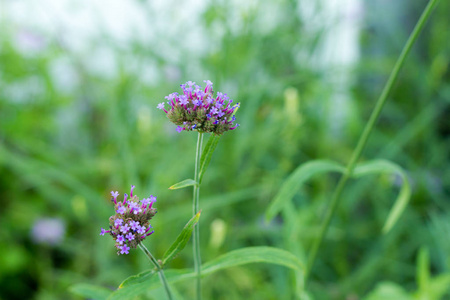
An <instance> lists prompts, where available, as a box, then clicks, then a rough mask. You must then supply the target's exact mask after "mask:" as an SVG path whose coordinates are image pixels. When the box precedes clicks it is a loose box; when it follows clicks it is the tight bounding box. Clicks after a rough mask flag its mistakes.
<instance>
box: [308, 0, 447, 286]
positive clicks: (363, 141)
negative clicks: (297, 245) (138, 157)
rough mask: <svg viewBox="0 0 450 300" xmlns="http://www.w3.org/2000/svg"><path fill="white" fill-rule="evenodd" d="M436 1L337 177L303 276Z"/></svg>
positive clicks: (433, 2)
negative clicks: (343, 170)
mask: <svg viewBox="0 0 450 300" xmlns="http://www.w3.org/2000/svg"><path fill="white" fill-rule="evenodd" d="M438 1H439V0H431V1H430V2H428V5H427V7H426V8H425V10H424V11H423V13H422V15H421V17H420V19H419V21H418V22H417V24H416V26H415V27H414V30H413V32H412V33H411V35H410V36H409V38H408V41H407V42H406V44H405V46H404V47H403V50H402V52H401V54H400V56H399V58H398V59H397V62H396V63H395V66H394V69H393V70H392V72H391V75H390V76H389V79H388V81H387V82H386V85H385V86H384V89H383V91H382V93H381V95H380V97H379V98H378V100H377V102H376V104H375V108H374V110H373V111H372V114H371V116H370V119H369V121H368V122H367V124H366V127H365V128H364V131H363V133H362V134H361V137H360V138H359V141H358V144H357V146H356V148H355V150H354V151H353V154H352V156H351V158H350V161H349V163H348V164H347V167H346V171H345V173H344V174H343V175H342V176H341V178H340V179H339V182H338V185H337V186H336V189H335V190H334V193H333V195H332V197H331V199H330V201H329V205H328V210H327V213H326V215H325V219H324V221H323V223H322V226H321V228H320V232H319V237H318V238H317V239H316V240H315V241H314V243H313V246H312V248H311V251H310V255H309V257H308V262H307V267H306V277H305V278H308V276H309V275H310V273H311V269H312V267H313V265H314V261H315V260H316V256H317V252H318V250H319V248H320V245H321V244H322V241H323V239H324V237H325V234H326V233H327V230H328V227H329V225H330V222H331V219H332V218H333V216H334V213H335V212H336V208H337V206H338V204H339V200H340V196H341V194H342V191H343V190H344V188H345V185H346V184H347V181H348V179H349V178H350V176H351V174H352V172H353V169H354V168H355V165H356V163H357V162H358V160H359V158H360V157H361V153H362V151H363V150H364V147H365V146H366V144H367V140H368V139H369V136H370V133H371V132H372V130H373V128H374V127H375V123H376V122H377V120H378V117H379V115H380V113H381V110H382V108H383V105H384V103H385V102H386V100H387V97H388V95H389V93H390V91H391V90H392V86H393V85H394V83H395V80H396V79H397V76H398V73H399V71H400V68H401V67H402V65H403V63H404V61H405V58H406V56H407V55H408V53H409V51H410V50H411V47H412V45H413V44H414V42H415V41H416V39H417V37H418V36H419V33H420V32H421V31H422V29H423V27H424V25H425V23H426V22H427V20H428V19H429V17H430V15H431V12H432V11H433V8H434V7H435V6H436V5H437V3H438Z"/></svg>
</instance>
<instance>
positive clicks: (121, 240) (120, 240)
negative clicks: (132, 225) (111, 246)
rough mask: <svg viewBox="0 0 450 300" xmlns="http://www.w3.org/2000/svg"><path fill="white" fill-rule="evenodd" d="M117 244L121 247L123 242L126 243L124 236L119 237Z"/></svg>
mask: <svg viewBox="0 0 450 300" xmlns="http://www.w3.org/2000/svg"><path fill="white" fill-rule="evenodd" d="M116 242H117V243H119V244H120V245H122V244H123V242H125V238H124V237H123V235H118V236H117V239H116Z"/></svg>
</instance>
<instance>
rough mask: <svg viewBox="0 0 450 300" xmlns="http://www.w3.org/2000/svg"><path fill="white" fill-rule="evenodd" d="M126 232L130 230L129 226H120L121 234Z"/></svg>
mask: <svg viewBox="0 0 450 300" xmlns="http://www.w3.org/2000/svg"><path fill="white" fill-rule="evenodd" d="M128 230H130V226H128V224H125V225H123V226H120V231H121V232H123V233H127V232H128Z"/></svg>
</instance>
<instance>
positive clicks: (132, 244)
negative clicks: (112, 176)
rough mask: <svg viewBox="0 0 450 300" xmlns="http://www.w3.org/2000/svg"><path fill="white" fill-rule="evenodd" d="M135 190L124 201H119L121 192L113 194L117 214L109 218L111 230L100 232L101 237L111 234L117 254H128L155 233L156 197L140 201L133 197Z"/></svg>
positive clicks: (125, 196) (132, 187)
mask: <svg viewBox="0 0 450 300" xmlns="http://www.w3.org/2000/svg"><path fill="white" fill-rule="evenodd" d="M133 189H134V185H132V186H131V193H130V198H128V195H127V194H125V195H124V199H123V201H120V200H117V197H118V196H119V192H111V196H112V199H111V201H113V202H114V208H115V211H116V213H115V215H113V216H111V217H110V218H109V224H110V226H109V230H105V229H103V228H102V229H101V232H100V235H105V233H109V234H110V235H111V236H112V237H113V239H114V240H115V242H116V245H115V246H116V248H117V249H118V251H117V254H128V253H129V250H130V249H131V248H136V247H137V245H138V244H139V243H140V242H141V241H143V240H144V239H145V238H146V237H147V236H149V235H151V234H152V233H153V232H154V231H153V230H151V229H152V226H151V225H150V219H151V218H153V216H154V215H155V214H156V208H154V207H153V203H154V202H155V201H156V197H155V196H153V195H151V196H150V197H149V198H144V199H142V200H139V198H138V197H137V196H133Z"/></svg>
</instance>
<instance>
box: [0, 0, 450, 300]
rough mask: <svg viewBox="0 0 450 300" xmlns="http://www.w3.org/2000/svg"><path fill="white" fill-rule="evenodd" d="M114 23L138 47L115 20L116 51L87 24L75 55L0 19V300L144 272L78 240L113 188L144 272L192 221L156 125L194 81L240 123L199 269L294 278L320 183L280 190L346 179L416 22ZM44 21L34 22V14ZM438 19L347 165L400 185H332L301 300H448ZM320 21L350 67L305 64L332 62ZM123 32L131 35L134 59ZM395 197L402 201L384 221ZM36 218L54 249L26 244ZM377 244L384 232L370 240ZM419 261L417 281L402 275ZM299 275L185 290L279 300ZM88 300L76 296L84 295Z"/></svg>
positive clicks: (277, 5)
mask: <svg viewBox="0 0 450 300" xmlns="http://www.w3.org/2000/svg"><path fill="white" fill-rule="evenodd" d="M13 3H14V4H13ZM121 3H125V2H121ZM127 3H133V5H136V14H137V13H138V12H139V13H142V15H143V16H141V17H142V18H140V17H136V18H134V14H133V19H136V20H141V21H142V22H144V23H145V25H144V26H145V28H144V30H142V31H140V30H138V29H136V30H135V29H134V28H133V29H130V30H127V29H126V28H127V22H126V21H125V20H122V19H119V20H115V23H111V24H121V26H120V28H121V29H122V28H123V31H121V32H130V33H132V34H133V35H132V38H130V39H125V38H124V39H122V38H117V37H116V36H114V35H112V34H111V33H110V32H109V31H108V29H107V28H109V27H110V26H109V25H108V26H106V25H107V24H110V23H107V21H104V19H103V17H102V15H101V13H103V11H108V8H107V7H105V8H104V9H100V10H98V13H97V12H96V13H93V15H95V17H89V14H86V19H87V22H86V23H83V24H86V25H85V26H86V28H87V27H89V24H92V27H93V28H95V30H96V31H95V32H96V33H93V34H92V36H90V37H89V38H88V39H86V40H81V39H79V38H80V37H81V36H84V31H81V30H79V28H78V27H76V28H75V27H74V26H72V23H70V24H71V25H70V26H68V25H67V24H65V23H64V20H66V19H67V18H66V17H65V15H60V14H59V13H58V14H52V13H50V14H48V15H46V16H47V17H48V19H47V17H46V18H45V20H46V22H45V23H47V22H48V24H50V29H49V28H42V29H41V28H40V26H39V24H35V23H33V20H35V18H34V17H32V16H36V18H41V17H40V13H35V12H34V8H33V7H32V6H20V7H16V6H14V7H13V5H19V4H16V3H15V2H11V1H6V2H4V3H2V13H1V15H2V16H1V18H0V25H1V28H2V34H1V35H0V205H1V209H0V226H1V228H2V230H0V298H2V299H46V300H47V299H50V300H51V299H81V298H82V297H86V298H87V297H93V295H92V294H90V295H88V294H82V293H81V292H79V293H78V294H73V293H71V292H69V287H70V286H73V285H74V284H77V283H89V284H92V285H96V286H102V287H108V288H110V289H114V288H116V287H118V286H119V285H120V283H121V282H122V281H123V279H124V278H128V277H130V276H131V275H133V274H138V273H140V272H142V271H144V270H146V269H148V268H150V267H149V264H148V262H147V260H146V258H145V257H144V256H143V254H142V253H140V252H139V251H138V250H136V251H131V252H130V254H129V255H127V256H117V255H116V250H115V249H114V245H113V242H112V241H111V240H110V239H102V238H101V237H100V236H99V235H98V234H99V230H100V227H101V226H104V224H105V222H107V220H108V218H109V216H110V215H111V214H112V213H113V205H112V204H111V202H110V195H109V191H111V190H114V191H115V190H119V191H123V190H125V189H127V188H128V187H129V186H130V185H131V184H134V185H136V186H137V187H138V188H139V191H138V192H139V193H138V194H139V195H145V194H146V195H151V194H153V195H155V196H157V197H158V200H157V202H156V207H157V208H158V214H157V215H156V216H155V218H154V219H153V223H152V226H153V227H154V229H155V233H154V234H152V235H151V236H150V237H149V239H148V246H149V248H150V249H151V250H152V253H153V254H154V255H155V257H157V258H160V257H163V255H164V253H165V252H166V251H167V249H169V247H170V246H171V245H172V243H173V239H174V237H176V236H178V234H179V229H180V228H183V226H184V225H185V223H186V220H188V219H190V218H191V217H192V208H191V196H192V195H191V194H192V193H191V191H190V189H180V190H178V191H177V192H176V193H175V192H173V191H169V190H168V189H167V188H168V187H169V186H171V185H173V182H177V181H181V180H182V179H185V178H190V177H191V176H192V174H193V171H194V170H193V157H194V152H195V140H196V133H192V132H182V133H177V132H176V131H175V126H174V125H173V124H171V123H170V122H169V120H168V119H167V118H166V117H165V116H164V113H161V111H159V110H157V109H156V105H157V104H158V103H160V102H162V101H164V96H166V95H167V94H169V93H170V92H172V91H174V90H176V89H178V86H179V84H181V83H184V82H186V81H187V80H193V81H197V82H202V80H204V79H210V80H212V81H213V82H214V89H215V90H217V91H222V92H225V91H226V92H227V93H228V96H230V98H232V99H233V100H234V103H237V102H239V103H240V104H241V107H240V108H239V112H238V116H237V118H238V121H239V123H240V124H241V126H240V127H239V128H237V129H236V130H233V131H232V132H226V133H224V134H223V136H221V138H220V144H217V147H216V148H215V151H214V157H213V158H211V157H210V159H211V164H210V165H209V166H208V170H207V175H206V176H204V177H203V178H202V188H201V207H200V208H201V209H202V227H201V228H200V236H201V250H202V256H203V260H204V261H205V262H211V261H213V260H215V259H216V258H218V257H220V255H226V253H230V251H234V249H242V248H247V247H254V246H268V245H270V246H271V247H273V248H278V249H286V251H288V252H290V253H292V254H294V255H295V256H296V257H297V258H298V259H299V260H300V261H303V260H304V258H306V257H307V254H308V251H309V249H310V245H311V244H312V242H313V241H314V240H315V239H316V238H317V235H318V232H319V227H318V224H319V223H320V220H321V217H322V216H323V212H324V211H325V208H326V203H327V200H328V199H329V198H330V194H331V192H332V191H333V189H334V188H335V186H336V182H337V177H338V176H340V173H339V172H340V171H339V170H338V169H339V167H338V166H336V170H335V171H334V170H333V171H332V172H331V174H330V173H328V172H326V171H323V172H322V171H317V172H316V173H314V170H312V171H311V170H310V171H311V175H310V176H309V175H308V176H306V173H304V175H301V176H300V177H302V176H303V178H305V179H302V178H300V179H299V180H292V188H289V189H286V188H284V185H285V184H287V183H286V182H288V181H289V178H290V176H293V174H295V173H296V172H297V171H296V170H297V169H298V168H302V167H304V166H306V165H307V164H309V163H312V164H314V162H316V161H323V160H326V161H327V162H331V164H334V162H339V163H340V164H339V165H341V164H344V163H346V162H347V161H348V159H349V157H350V155H351V152H352V150H353V149H354V147H355V144H356V141H357V139H358V137H359V135H360V134H361V131H362V128H363V126H364V124H365V123H366V122H367V119H368V116H369V114H370V112H371V111H372V109H373V105H374V101H375V99H376V98H377V97H378V96H379V93H380V91H381V89H382V87H383V85H384V84H385V82H386V79H387V77H388V75H389V72H390V71H391V70H392V68H393V65H394V62H395V60H396V59H397V57H398V55H399V53H400V51H401V49H402V47H403V45H404V43H405V41H406V39H407V36H408V35H409V33H410V32H411V30H412V26H413V24H414V23H415V22H416V21H417V19H418V16H419V15H420V13H421V11H422V10H423V8H424V7H425V5H426V4H425V3H424V1H419V0H414V1H389V3H387V2H381V1H363V2H362V3H361V4H362V6H363V7H362V10H363V11H361V9H359V8H357V7H346V6H341V8H343V9H344V10H345V12H346V13H345V16H340V15H336V16H335V18H330V17H329V16H328V13H329V7H327V6H326V3H325V2H324V1H318V2H314V3H309V1H303V2H298V1H291V0H281V1H260V2H257V3H256V2H255V3H253V2H252V3H247V2H242V1H241V2H239V1H237V2H236V1H234V2H230V1H212V2H205V3H203V5H202V6H201V9H197V7H196V6H194V5H193V6H189V8H190V9H186V8H185V7H184V6H183V5H182V4H180V5H179V6H178V4H177V6H176V7H175V6H172V5H167V7H164V6H163V5H158V6H157V2H154V1H147V2H145V1H138V2H127ZM186 5H191V4H190V3H187V4H186ZM44 6H45V5H44ZM62 7H63V5H62V6H61V9H62ZM67 7H69V9H70V10H71V9H73V8H74V7H72V6H71V5H68V6H67ZM84 7H85V6H83V5H76V7H75V8H76V9H74V12H80V13H84ZM86 7H90V6H86ZM52 8H53V6H52V5H50V4H49V8H48V12H52V11H53V10H52ZM347 8H348V10H347ZM86 9H88V8H86ZM124 11H127V10H125V9H124ZM131 11H133V12H134V10H131ZM449 11H450V3H449V2H448V1H440V3H439V5H438V7H437V9H436V10H435V11H434V13H433V15H432V17H431V19H430V21H429V22H428V24H427V25H426V27H425V29H424V34H422V35H421V36H420V37H419V40H418V43H416V44H415V45H414V47H413V48H412V51H411V53H410V55H409V56H408V58H407V59H406V61H405V65H404V68H403V70H402V71H401V72H400V74H399V78H398V80H397V82H396V84H395V85H394V86H393V89H392V92H391V96H390V98H389V101H388V102H387V103H386V105H385V107H384V108H383V112H382V114H381V117H380V120H379V122H378V123H377V124H376V126H375V130H374V131H373V133H372V135H371V137H370V139H369V141H368V144H367V146H366V149H365V150H364V152H363V157H362V158H361V160H360V161H362V162H366V163H370V162H373V161H374V160H375V161H379V160H383V161H384V162H395V164H396V165H398V166H401V169H402V170H403V171H402V172H400V171H399V170H396V169H395V168H390V167H388V166H387V165H385V166H384V167H381V166H379V167H376V166H373V172H374V173H370V172H369V169H366V170H367V172H368V173H367V175H369V173H370V174H373V175H375V174H376V176H373V175H371V176H362V175H361V177H358V179H356V178H351V180H350V182H349V184H348V185H347V186H346V188H345V189H344V191H343V194H342V201H341V203H340V206H339V208H338V209H337V212H336V215H335V216H334V218H333V222H332V223H331V224H330V230H329V232H328V234H327V236H326V237H325V239H324V242H323V247H321V250H320V253H319V255H318V260H317V261H316V264H315V267H314V269H313V272H312V273H311V276H310V279H309V281H308V285H307V291H306V292H307V293H308V295H309V297H310V299H317V300H321V299H332V300H333V299H353V298H359V299H364V298H365V297H366V298H368V297H372V298H371V299H374V298H376V297H378V296H377V293H382V294H383V295H385V294H389V293H390V294H392V295H394V297H397V296H398V299H401V298H400V297H404V295H406V296H407V297H409V298H411V297H413V298H415V299H420V298H419V297H425V296H427V297H431V298H432V299H439V298H440V299H446V298H449V296H450V293H449V291H448V289H447V288H446V286H448V282H449V279H448V278H449V277H448V274H449V272H450V242H449V241H450V240H449V238H448V237H449V236H450V221H449V220H450V204H449V202H448V199H449V186H450V177H449V176H450V173H449V172H448V171H447V170H449V169H450V161H449V159H448V153H449V143H448V140H449V139H448V137H449V134H450V129H449V128H450V124H449V118H448V115H449V112H450V110H449V103H450V84H449V83H450V78H449V76H450V73H449V70H450V68H449V65H450V56H449V53H450V44H449V43H448V41H449V40H450V31H449V30H448V28H450V23H449V22H450V20H449V18H448V12H449ZM184 12H186V13H189V17H188V18H184V17H183V13H184ZM15 14H20V15H21V16H22V19H20V20H19V19H15V17H14V15H15ZM52 15H54V17H55V18H56V19H55V18H53V17H52ZM27 16H29V23H28V22H27V23H25V22H24V21H25V19H27ZM61 16H64V17H61ZM83 16H84V15H83ZM340 21H344V23H345V22H350V21H357V23H358V24H359V25H361V27H359V25H355V26H354V29H355V30H356V31H358V28H359V31H358V32H355V34H357V35H358V40H357V41H355V42H356V43H357V44H358V45H357V46H358V48H357V49H355V50H356V52H357V53H358V55H357V56H356V57H355V59H356V60H355V62H354V64H351V65H341V64H340V63H339V64H336V63H333V62H329V61H328V60H326V59H325V57H328V54H333V55H335V54H336V55H339V53H341V52H345V51H344V49H343V48H342V49H341V48H340V46H344V45H347V44H346V42H344V41H338V43H337V44H338V46H339V47H332V48H328V46H327V45H328V41H329V37H330V36H332V37H333V39H334V38H335V39H339V36H338V35H336V34H335V33H336V30H337V29H339V28H340V26H341V24H342V23H341V22H340ZM75 23H76V22H75ZM75 23H74V24H75ZM83 28H84V27H83ZM187 29H189V30H187ZM138 32H145V33H149V34H148V35H147V34H145V39H144V38H143V37H142V39H141V37H139V36H140V35H137V34H135V33H138ZM352 32H353V31H352ZM27 37H28V39H27ZM147 38H148V39H147ZM23 41H25V42H24V43H23ZM27 45H28V46H29V47H34V48H26V47H28V46H27ZM33 45H34V46H33ZM340 50H343V51H340ZM333 55H331V56H333ZM205 149H206V145H205ZM204 157H205V158H206V155H205V156H204ZM204 163H205V166H207V162H206V160H205V161H204ZM388 164H389V163H388ZM310 166H311V165H310ZM361 166H363V165H361ZM369 166H370V165H369ZM324 168H325V167H324ZM375 169H378V170H379V172H378V171H377V172H376V171H375ZM205 170H206V168H205V169H204V171H205ZM360 170H364V169H360ZM304 172H306V171H304ZM356 172H357V170H355V173H356ZM203 173H204V172H203ZM312 173H314V174H312ZM306 177H307V178H306ZM405 178H407V180H404V179H405ZM407 185H409V188H410V191H411V195H410V197H409V198H410V200H409V202H408V205H407V208H406V209H404V205H405V203H406V200H405V199H407V197H406V196H407V195H406V194H407V187H406V186H407ZM282 191H283V192H286V193H287V194H289V195H290V194H292V196H289V195H288V196H289V197H290V200H285V199H287V198H289V197H285V196H283V197H281V198H279V197H278V195H279V193H281V192H282ZM274 199H281V200H277V201H274ZM395 199H397V200H395ZM401 199H403V200H401ZM393 200H394V201H395V202H392V201H393ZM402 210H403V212H402V214H401V217H400V218H399V216H400V212H401V211H402ZM42 217H53V218H59V219H60V220H62V221H63V222H64V224H65V235H64V237H63V242H62V243H59V244H42V243H38V242H36V241H35V240H34V239H33V236H32V228H33V226H34V224H35V221H37V220H39V219H40V218H42ZM266 218H268V219H270V220H271V222H265V219H266ZM216 220H217V221H220V222H221V223H222V224H224V227H223V229H222V230H223V231H222V232H223V235H224V238H223V241H222V242H221V243H220V244H217V245H216V244H214V246H213V245H212V244H211V243H209V241H210V240H211V239H212V233H213V232H214V230H213V225H212V224H215V223H217V222H214V221H216ZM394 223H395V226H394ZM381 228H384V229H385V230H386V229H389V228H390V230H389V231H386V234H383V235H381V234H380V229H381ZM424 247H426V248H427V249H428V254H427V259H425V260H423V261H426V264H425V263H418V262H417V259H418V258H417V257H418V255H417V253H418V252H419V249H422V248H424ZM190 251H191V250H190V247H189V243H188V245H187V246H186V247H185V249H184V250H183V251H182V252H179V254H178V256H177V259H175V260H173V261H171V262H170V268H168V269H167V270H166V272H167V277H170V278H177V280H178V279H180V278H181V279H183V280H181V279H180V280H178V281H176V282H175V281H173V280H172V281H171V285H173V288H174V290H178V291H179V294H181V295H182V296H183V297H184V299H193V288H192V282H193V279H192V270H190V269H189V268H191V267H192V257H191V252H190ZM419 265H427V268H426V269H427V270H428V276H424V278H425V277H426V278H428V281H426V280H423V281H422V282H423V284H422V283H421V284H419V283H418V281H417V280H418V279H417V275H416V273H417V270H416V268H418V266H419ZM421 270H424V269H423V267H421ZM297 272H298V275H297V274H296V273H297ZM422 272H425V271H422ZM145 274H146V276H147V277H145V276H144V275H141V277H140V278H141V279H142V285H138V284H136V285H135V286H136V288H137V287H139V289H141V290H140V291H139V290H138V291H137V292H136V293H138V294H137V295H143V296H142V298H145V299H160V298H158V295H160V294H159V293H157V292H158V288H159V287H160V286H161V285H160V282H159V279H158V276H157V275H156V276H154V275H152V276H150V274H151V273H145ZM301 274H302V272H301V271H292V270H291V269H289V268H285V267H283V266H280V265H278V264H258V263H255V264H253V265H248V266H243V265H241V266H234V267H230V268H226V269H223V270H222V271H220V272H215V273H211V274H208V276H206V275H205V278H204V282H205V283H204V290H203V296H204V299H217V300H225V299H226V300H228V299H248V300H256V299H257V300H264V299H296V298H298V297H297V296H299V295H300V294H301V293H302V284H301ZM424 274H425V273H424ZM183 276H184V277H183ZM150 277H151V278H150ZM133 278H134V277H133ZM125 282H127V281H125ZM125 282H124V284H123V286H124V287H123V288H125V287H126V284H125ZM133 282H135V281H134V280H133ZM426 282H428V283H426ZM133 285H134V284H133ZM150 286H152V288H153V286H154V289H153V290H151V291H150V290H149V287H150ZM81 287H83V285H82V286H81ZM90 288H91V287H89V286H87V285H84V291H85V293H88V291H89V290H90ZM79 290H80V291H82V290H83V289H81V288H80V289H79ZM92 290H93V291H94V292H95V291H98V289H96V288H92ZM100 290H103V289H100ZM121 290H122V288H121V289H119V290H118V291H116V292H114V293H120V291H121ZM103 291H105V292H106V290H103ZM149 291H150V292H149ZM114 293H113V294H114ZM382 294H380V295H382ZM139 297H140V296H137V298H138V299H139ZM383 297H384V296H380V297H379V298H383ZM386 297H387V296H386ZM433 297H434V298H433ZM386 299H387V298H386Z"/></svg>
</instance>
